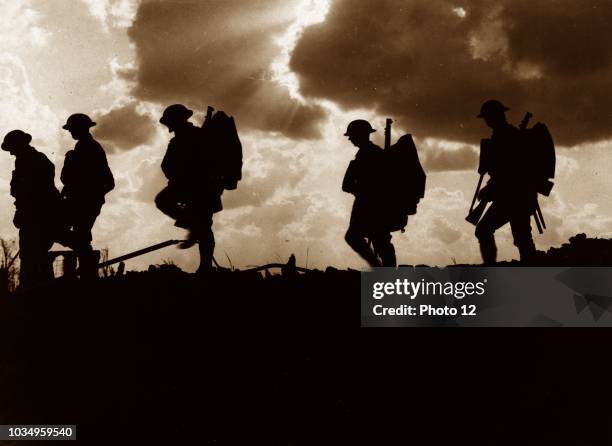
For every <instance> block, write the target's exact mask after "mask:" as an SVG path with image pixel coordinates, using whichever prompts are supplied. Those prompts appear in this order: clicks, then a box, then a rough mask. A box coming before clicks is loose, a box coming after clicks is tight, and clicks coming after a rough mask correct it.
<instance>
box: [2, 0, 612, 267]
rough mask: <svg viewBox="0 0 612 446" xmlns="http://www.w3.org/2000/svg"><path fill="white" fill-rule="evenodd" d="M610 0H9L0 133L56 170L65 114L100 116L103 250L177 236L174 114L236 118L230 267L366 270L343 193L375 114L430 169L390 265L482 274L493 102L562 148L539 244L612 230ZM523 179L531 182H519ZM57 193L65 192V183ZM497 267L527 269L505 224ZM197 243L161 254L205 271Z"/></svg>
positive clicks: (151, 258)
mask: <svg viewBox="0 0 612 446" xmlns="http://www.w3.org/2000/svg"><path fill="white" fill-rule="evenodd" d="M611 22H612V3H610V2H608V1H595V0H584V1H581V2H572V1H570V0H541V1H538V2H532V1H527V0H507V1H497V2H493V1H488V0H471V1H463V0H457V1H446V0H428V1H424V0H414V1H407V0H377V1H376V2H369V1H365V0H364V1H356V0H329V1H327V0H233V1H212V0H211V1H206V0H201V1H188V0H185V1H181V0H173V1H164V0H160V1H154V0H54V1H53V2H50V1H44V0H21V1H17V0H0V134H1V135H4V134H5V133H6V132H7V131H9V130H12V129H15V128H20V129H22V130H25V131H27V132H29V133H31V134H32V135H33V137H34V142H33V145H34V146H35V147H36V148H38V149H39V150H41V151H42V152H44V153H45V154H47V155H48V156H49V158H50V159H51V160H52V161H53V162H54V163H55V166H56V176H57V177H59V171H60V169H61V166H62V162H63V156H64V154H65V153H66V151H67V150H69V149H71V148H72V147H73V146H74V141H72V140H71V138H70V137H69V135H68V134H67V133H66V132H65V131H63V130H62V129H61V125H62V124H63V123H64V122H65V119H66V118H67V116H68V115H69V114H71V113H75V112H84V113H88V114H90V115H91V116H92V117H93V118H94V120H95V121H96V122H97V123H98V126H97V127H95V128H94V135H95V136H96V138H98V140H99V141H100V142H101V143H102V145H103V146H104V148H105V149H106V152H107V154H108V158H109V162H110V165H111V168H112V169H113V172H114V174H115V178H116V184H117V186H116V189H115V190H114V191H113V192H111V193H110V194H108V195H107V204H106V205H105V206H104V207H103V209H102V214H101V216H100V217H99V218H98V221H97V223H96V226H95V228H94V232H93V234H94V244H95V246H96V247H97V248H105V247H107V248H108V249H109V251H110V255H111V257H113V256H117V255H120V254H123V253H125V252H129V251H131V250H135V249H139V248H142V247H144V246H147V245H149V244H153V243H157V242H161V241H164V240H167V239H170V238H181V237H182V236H183V231H181V230H179V229H176V228H174V227H173V225H172V223H173V222H172V221H170V220H169V219H168V218H167V217H165V216H164V215H163V214H161V212H159V211H158V210H157V209H156V208H155V206H154V204H153V198H154V196H155V194H156V193H157V192H158V191H159V190H161V189H162V188H163V187H164V185H165V178H164V177H163V175H162V173H161V170H160V162H161V158H162V156H163V154H164V152H165V149H166V146H167V142H168V140H169V139H170V137H171V135H170V134H169V133H168V132H167V130H166V129H165V128H164V127H162V126H161V125H159V124H158V119H159V116H160V114H161V111H162V110H163V108H164V107H165V106H166V105H169V104H171V103H175V102H181V103H184V104H186V105H187V106H189V107H191V108H193V109H194V110H196V112H197V113H196V115H195V119H194V120H195V121H197V123H198V124H199V123H200V122H201V119H202V117H203V112H204V111H205V110H206V106H207V105H212V106H214V107H215V108H217V109H223V110H225V111H226V112H227V113H229V114H231V115H233V116H235V118H236V121H237V125H238V130H239V132H240V136H241V139H242V143H243V149H244V156H245V164H244V171H243V178H244V179H243V181H242V182H240V183H239V187H238V190H237V191H232V192H225V193H224V195H223V202H224V206H225V210H224V211H223V212H222V213H220V214H216V216H215V225H214V229H215V234H216V238H217V249H216V253H215V256H216V258H217V260H218V261H219V262H220V263H221V264H224V265H228V264H229V262H230V261H231V262H232V264H233V265H234V266H239V267H245V266H247V265H255V264H262V263H267V262H277V261H279V260H282V261H285V260H286V259H287V257H288V256H289V255H290V254H291V253H295V255H296V257H297V260H298V264H300V265H302V266H304V265H306V263H308V266H309V267H313V266H314V267H325V266H327V265H334V266H337V267H342V268H344V267H353V268H362V267H364V266H365V265H364V263H363V262H362V261H361V260H360V259H359V257H358V256H357V255H356V254H354V253H353V252H352V251H351V250H350V249H349V248H348V247H347V246H346V245H345V242H344V239H343V235H344V232H345V231H346V227H347V224H348V216H349V213H350V206H351V202H352V197H351V196H349V195H347V194H345V193H343V192H342V191H341V190H340V185H341V181H342V176H343V174H344V170H345V169H346V166H347V164H348V162H349V161H350V160H351V159H352V157H353V156H354V154H355V148H354V147H353V146H352V145H351V144H350V143H349V142H348V141H347V140H346V138H345V137H344V136H342V135H343V133H344V131H345V129H346V125H347V123H348V122H350V121H351V120H352V119H356V118H365V119H368V120H370V121H371V122H372V124H373V125H374V127H375V128H377V129H378V132H376V133H374V140H375V142H377V143H379V144H380V145H382V143H383V141H382V140H383V131H382V130H383V126H384V120H385V118H387V117H391V118H393V119H394V121H395V124H394V129H393V131H394V133H393V139H394V140H395V139H397V138H398V137H399V136H401V135H402V134H403V133H412V134H413V136H414V137H415V140H416V142H417V145H418V148H419V154H420V157H421V161H422V162H423V164H424V167H425V169H426V171H427V173H428V179H427V190H426V195H425V199H424V200H423V201H422V202H421V204H420V205H419V212H418V215H417V216H416V217H414V218H412V219H411V221H410V223H409V226H408V227H407V231H406V233H405V234H400V233H395V234H394V237H393V241H394V243H395V244H396V249H397V252H398V261H399V263H408V264H419V263H427V264H437V265H444V264H448V263H452V262H457V263H468V262H470V263H471V262H478V261H480V257H479V253H478V245H477V242H476V239H475V238H474V236H473V226H471V225H470V224H469V223H467V222H465V221H464V217H465V215H466V213H467V208H468V207H469V202H470V200H471V196H472V194H473V190H474V188H475V186H476V182H477V179H478V177H477V174H476V173H475V167H476V163H477V147H478V144H479V141H480V139H481V138H483V137H486V136H488V135H489V133H490V131H489V130H488V129H487V128H486V127H485V126H484V124H483V122H481V121H480V120H478V119H476V117H475V116H476V114H477V113H478V111H479V106H480V104H481V103H482V102H483V101H484V100H486V99H489V98H498V99H500V100H502V101H503V102H504V103H505V104H506V105H508V106H509V107H510V108H511V110H510V112H509V113H508V116H509V119H510V120H511V122H514V123H518V122H519V121H520V120H521V118H522V116H523V115H524V113H525V112H526V111H531V112H532V113H533V114H534V118H533V119H534V122H537V121H542V122H545V123H546V124H547V125H548V126H549V128H550V130H551V132H552V134H553V136H554V137H555V140H556V143H557V145H558V146H559V148H558V152H557V155H558V158H557V178H556V186H555V188H554V189H553V193H552V195H551V197H549V198H548V199H541V205H542V208H543V212H544V216H545V219H546V222H547V224H548V226H549V229H548V230H547V231H546V232H545V233H544V234H543V235H538V234H537V231H536V230H535V228H534V238H535V241H536V245H537V247H538V248H539V249H547V248H548V247H550V246H554V245H560V244H561V243H563V242H564V241H567V239H568V238H569V237H570V236H571V235H574V234H576V233H578V232H585V233H587V234H588V235H590V236H600V237H610V236H612V198H611V197H612V176H611V175H609V173H608V172H609V170H610V169H612V152H611V149H612V146H611V144H612V143H611V141H612V107H611V105H612V48H611V47H612V40H610V39H609V38H608V30H609V29H610V25H612V23H611ZM13 162H14V159H13V157H11V156H9V155H8V154H7V153H5V152H2V153H0V206H1V209H2V210H3V212H2V213H1V214H0V235H2V236H3V237H5V238H15V237H16V235H17V231H16V229H15V228H14V227H13V225H12V216H13V212H14V208H13V204H12V199H11V197H10V196H9V194H8V190H9V179H10V175H11V170H12V168H13ZM517 176H519V177H520V172H517ZM57 181H58V186H59V179H57ZM498 234H499V235H498V237H497V238H498V244H499V247H500V255H501V257H503V258H513V257H516V256H517V253H516V250H515V248H514V247H513V245H512V239H511V235H510V231H509V228H504V229H503V230H502V231H500V232H499V233H498ZM196 254H197V253H196V252H195V250H188V251H179V250H176V249H175V248H166V249H165V250H163V251H159V252H157V253H152V254H149V255H147V256H144V257H141V258H138V259H135V260H133V261H130V263H129V264H128V268H133V269H137V268H144V267H146V266H147V265H148V264H150V263H160V262H161V261H162V260H164V259H171V260H173V261H174V262H176V263H177V264H179V265H180V266H181V267H183V268H185V269H186V270H190V271H191V270H194V269H195V267H196V262H197V255H196Z"/></svg>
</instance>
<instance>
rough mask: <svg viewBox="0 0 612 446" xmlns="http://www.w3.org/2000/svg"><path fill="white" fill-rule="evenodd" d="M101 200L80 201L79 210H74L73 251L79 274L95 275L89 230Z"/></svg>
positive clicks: (94, 259) (95, 267)
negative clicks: (91, 201) (76, 258)
mask: <svg viewBox="0 0 612 446" xmlns="http://www.w3.org/2000/svg"><path fill="white" fill-rule="evenodd" d="M102 204H103V203H101V202H94V203H82V205H81V207H80V210H79V211H76V212H75V215H74V222H73V226H72V227H73V233H74V251H75V253H76V255H77V257H78V259H79V276H80V277H88V278H95V277H97V260H98V259H96V256H95V253H94V251H93V248H92V247H91V240H92V236H91V230H92V229H93V226H94V223H95V222H96V218H98V215H100V210H101V208H102Z"/></svg>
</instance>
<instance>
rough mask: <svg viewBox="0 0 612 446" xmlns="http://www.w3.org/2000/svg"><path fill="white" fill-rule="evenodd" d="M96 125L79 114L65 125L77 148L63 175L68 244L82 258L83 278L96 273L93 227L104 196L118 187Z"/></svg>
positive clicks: (80, 262)
mask: <svg viewBox="0 0 612 446" xmlns="http://www.w3.org/2000/svg"><path fill="white" fill-rule="evenodd" d="M95 125H96V123H95V122H93V121H92V120H91V118H90V117H89V116H87V115H85V114H82V113H76V114H73V115H71V116H70V117H69V118H68V120H67V121H66V124H65V125H64V126H63V127H62V128H63V129H65V130H68V131H69V132H70V135H71V136H72V138H73V139H75V140H76V141H77V143H76V145H75V146H74V150H70V151H68V153H66V158H65V160H64V167H63V169H62V173H61V177H60V178H61V181H62V183H63V184H64V187H63V189H62V197H63V199H64V204H65V209H66V212H67V215H66V217H67V218H66V220H67V226H68V229H69V233H68V235H67V241H66V244H67V245H68V246H69V247H71V248H72V249H74V251H75V253H76V255H77V257H78V259H79V273H80V276H81V277H84V276H88V277H96V276H97V274H96V271H97V270H96V265H97V263H98V260H99V259H97V258H96V256H95V254H94V251H93V248H92V247H91V240H92V237H91V230H92V228H93V225H94V223H95V221H96V218H97V217H98V215H100V210H101V209H102V205H103V204H104V203H105V199H104V196H105V195H106V194H107V193H108V192H110V191H111V190H113V189H114V187H115V181H114V178H113V174H112V172H111V170H110V168H109V166H108V161H107V159H106V153H105V152H104V149H103V148H102V146H101V145H100V144H99V143H98V142H97V141H96V140H95V139H94V138H93V136H92V135H91V133H90V130H89V129H90V128H91V127H93V126H95Z"/></svg>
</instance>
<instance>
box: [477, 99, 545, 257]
mask: <svg viewBox="0 0 612 446" xmlns="http://www.w3.org/2000/svg"><path fill="white" fill-rule="evenodd" d="M508 110H509V108H507V107H505V106H504V105H503V104H502V103H501V102H499V101H497V100H488V101H486V102H485V103H484V104H483V105H482V107H481V110H480V114H479V115H478V118H482V119H484V121H485V123H486V124H487V126H489V127H490V128H491V129H492V130H493V133H492V135H491V138H490V140H489V142H488V143H489V144H490V145H489V150H488V152H489V156H488V158H489V159H488V161H487V162H488V166H487V169H488V172H489V176H490V180H489V181H488V183H487V185H486V186H485V187H484V188H482V190H481V191H480V193H479V195H478V198H479V199H480V200H481V201H483V202H491V203H492V204H491V206H490V208H489V209H488V211H487V212H486V213H485V215H484V216H483V217H482V219H481V220H480V222H479V223H478V224H477V226H476V237H477V238H478V241H479V243H480V251H481V253H482V259H483V261H484V263H485V264H487V265H490V264H495V262H496V260H497V247H496V245H495V237H494V233H495V231H496V230H497V229H499V228H501V227H502V226H504V225H505V224H506V223H510V228H511V230H512V236H513V238H514V244H515V246H516V247H517V248H518V250H519V253H520V257H521V262H529V261H531V260H532V259H533V257H534V255H535V252H536V250H535V245H534V243H533V238H532V235H531V215H532V214H533V213H534V210H535V207H536V206H537V193H538V192H537V188H536V187H535V186H534V184H533V182H532V181H531V179H530V175H529V171H530V154H529V153H527V152H528V150H527V147H526V145H525V141H524V139H523V138H522V137H521V132H520V130H519V129H518V128H517V127H514V126H513V125H511V124H509V123H508V121H507V120H506V111H508Z"/></svg>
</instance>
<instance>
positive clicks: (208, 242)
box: [198, 212, 215, 273]
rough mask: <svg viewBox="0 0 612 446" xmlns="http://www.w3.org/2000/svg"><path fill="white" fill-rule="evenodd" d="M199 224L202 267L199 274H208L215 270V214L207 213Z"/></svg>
mask: <svg viewBox="0 0 612 446" xmlns="http://www.w3.org/2000/svg"><path fill="white" fill-rule="evenodd" d="M201 220H202V221H201V222H200V224H199V229H198V236H199V248H200V266H199V268H198V273H206V272H209V271H212V270H213V255H214V252H215V235H214V234H213V231H212V223H213V214H212V212H210V213H206V214H205V215H204V216H203V217H202V219H201Z"/></svg>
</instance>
